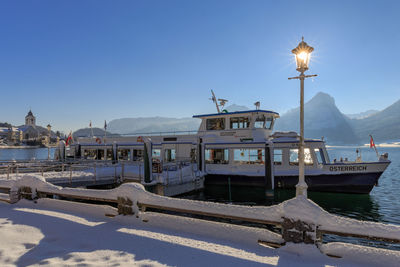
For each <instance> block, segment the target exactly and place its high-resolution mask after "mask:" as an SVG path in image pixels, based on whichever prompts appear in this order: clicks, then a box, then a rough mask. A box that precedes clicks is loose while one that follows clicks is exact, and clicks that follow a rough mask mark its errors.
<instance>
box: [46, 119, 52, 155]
mask: <svg viewBox="0 0 400 267" xmlns="http://www.w3.org/2000/svg"><path fill="white" fill-rule="evenodd" d="M47 131H49V137H48V138H49V140H48V142H47V160H50V141H51V125H50V123H49V124H47Z"/></svg>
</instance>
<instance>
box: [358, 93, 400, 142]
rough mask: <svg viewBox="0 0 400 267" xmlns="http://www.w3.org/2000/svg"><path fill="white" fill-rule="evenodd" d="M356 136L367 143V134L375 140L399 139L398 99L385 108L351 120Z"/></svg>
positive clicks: (399, 114) (399, 109)
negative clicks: (362, 117)
mask: <svg viewBox="0 0 400 267" xmlns="http://www.w3.org/2000/svg"><path fill="white" fill-rule="evenodd" d="M352 123H353V127H354V130H355V133H356V134H357V136H358V138H359V139H361V140H363V141H364V143H368V141H369V137H368V135H370V134H372V136H373V137H374V140H375V141H378V142H383V141H391V140H397V141H398V140H399V139H400V100H399V101H397V102H395V103H394V104H392V105H391V106H389V107H387V108H386V109H384V110H382V111H380V112H378V113H375V114H373V115H371V116H368V117H366V118H364V119H359V120H352Z"/></svg>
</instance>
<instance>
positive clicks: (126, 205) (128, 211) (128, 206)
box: [117, 197, 134, 215]
mask: <svg viewBox="0 0 400 267" xmlns="http://www.w3.org/2000/svg"><path fill="white" fill-rule="evenodd" d="M117 201H118V214H122V215H133V214H134V212H133V208H132V205H133V202H132V200H130V199H129V198H124V197H118V198H117Z"/></svg>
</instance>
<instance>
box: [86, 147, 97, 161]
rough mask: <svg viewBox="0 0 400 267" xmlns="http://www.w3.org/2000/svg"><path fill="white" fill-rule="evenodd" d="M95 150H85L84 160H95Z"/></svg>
mask: <svg viewBox="0 0 400 267" xmlns="http://www.w3.org/2000/svg"><path fill="white" fill-rule="evenodd" d="M96 156H97V150H96V149H85V150H84V152H83V158H84V159H96Z"/></svg>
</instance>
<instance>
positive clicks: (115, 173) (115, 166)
mask: <svg viewBox="0 0 400 267" xmlns="http://www.w3.org/2000/svg"><path fill="white" fill-rule="evenodd" d="M114 181H115V183H117V165H114Z"/></svg>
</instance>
